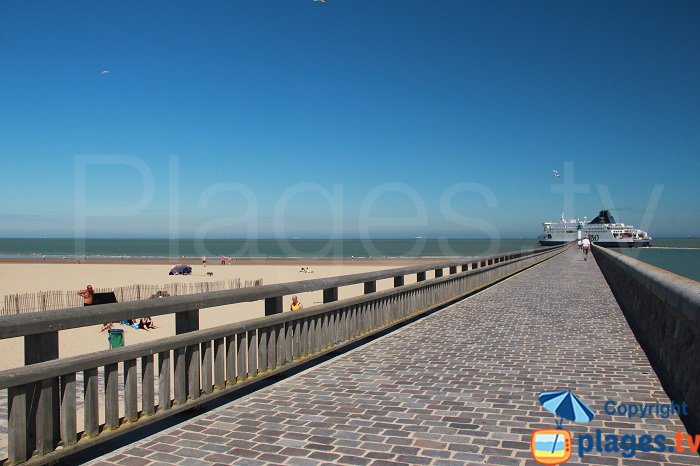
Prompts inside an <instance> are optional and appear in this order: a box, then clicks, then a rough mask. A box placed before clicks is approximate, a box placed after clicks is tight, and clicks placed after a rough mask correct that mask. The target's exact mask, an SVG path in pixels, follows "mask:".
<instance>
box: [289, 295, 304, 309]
mask: <svg viewBox="0 0 700 466" xmlns="http://www.w3.org/2000/svg"><path fill="white" fill-rule="evenodd" d="M302 309H304V305H303V304H301V301H299V298H297V295H294V296H292V305H291V306H289V310H290V311H301V310H302Z"/></svg>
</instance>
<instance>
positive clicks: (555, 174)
mask: <svg viewBox="0 0 700 466" xmlns="http://www.w3.org/2000/svg"><path fill="white" fill-rule="evenodd" d="M552 175H553V176H554V178H559V171H557V170H552Z"/></svg>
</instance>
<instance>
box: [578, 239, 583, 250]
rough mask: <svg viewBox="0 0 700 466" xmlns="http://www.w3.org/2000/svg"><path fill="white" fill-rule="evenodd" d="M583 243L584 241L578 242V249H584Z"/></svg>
mask: <svg viewBox="0 0 700 466" xmlns="http://www.w3.org/2000/svg"><path fill="white" fill-rule="evenodd" d="M581 243H583V240H582V239H580V240H578V248H579V249H583V246H581Z"/></svg>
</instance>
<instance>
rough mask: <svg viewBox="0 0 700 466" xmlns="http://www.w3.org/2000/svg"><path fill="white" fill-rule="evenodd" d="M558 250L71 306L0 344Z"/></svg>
mask: <svg viewBox="0 0 700 466" xmlns="http://www.w3.org/2000/svg"><path fill="white" fill-rule="evenodd" d="M556 248H557V247H556V246H553V247H549V248H536V249H528V250H525V251H512V252H506V253H501V254H494V255H491V256H485V257H476V258H462V259H458V260H453V261H448V262H436V263H431V264H422V265H416V266H408V267H401V268H395V269H388V270H379V271H374V272H364V273H357V274H351V275H343V276H340V277H332V278H317V279H310V280H301V281H294V282H286V283H278V284H271V285H263V286H258V287H255V288H243V289H236V290H225V291H214V292H208V293H198V294H192V295H185V296H169V297H163V298H158V299H153V300H142V301H133V302H125V303H114V304H102V305H99V306H85V307H73V308H67V309H60V310H56V311H50V312H48V311H47V312H41V313H31V314H23V315H18V316H0V340H2V339H6V338H14V337H20V336H28V335H37V334H41V333H46V332H54V331H57V330H68V329H71V328H79V327H88V326H91V325H99V324H101V323H104V322H120V321H123V320H128V319H134V318H139V317H143V316H159V315H166V314H174V313H178V312H186V311H191V310H193V309H205V308H209V307H216V306H223V305H228V304H236V303H243V302H254V301H261V300H264V299H268V298H274V297H278V296H286V295H290V294H296V293H304V292H309V291H318V290H326V289H329V288H337V287H341V286H348V285H355V284H358V283H365V282H370V281H377V280H383V279H388V278H392V277H398V276H405V275H410V274H412V273H422V272H427V271H430V270H436V269H444V268H448V267H457V266H464V265H467V264H481V263H488V262H489V261H493V260H494V259H498V258H501V257H510V258H517V257H524V256H528V255H532V254H535V253H539V252H546V251H548V250H551V249H556Z"/></svg>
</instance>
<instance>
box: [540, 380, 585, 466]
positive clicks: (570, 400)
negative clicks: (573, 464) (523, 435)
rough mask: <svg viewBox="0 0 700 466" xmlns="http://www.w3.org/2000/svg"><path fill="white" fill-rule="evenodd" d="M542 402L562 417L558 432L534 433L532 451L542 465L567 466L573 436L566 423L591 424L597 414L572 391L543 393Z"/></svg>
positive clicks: (546, 430)
mask: <svg viewBox="0 0 700 466" xmlns="http://www.w3.org/2000/svg"><path fill="white" fill-rule="evenodd" d="M538 399H539V400H540V403H541V404H542V406H544V407H545V409H547V410H548V411H550V412H552V413H554V414H556V415H557V416H559V420H557V421H556V428H554V429H539V430H536V431H534V432H532V438H531V439H530V450H531V451H532V457H533V458H534V459H535V461H537V462H538V463H540V464H563V463H566V462H567V461H569V459H570V458H571V450H572V440H571V433H570V432H569V431H568V430H564V429H563V428H562V424H563V423H564V420H565V419H566V420H568V421H572V422H580V423H586V422H590V421H591V420H592V419H593V418H594V417H595V413H594V412H593V410H592V409H591V408H589V407H588V405H586V403H584V402H583V401H581V400H580V399H579V398H578V397H577V396H576V395H574V394H573V393H571V391H570V390H566V391H554V392H542V393H540V394H539V396H538Z"/></svg>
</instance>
